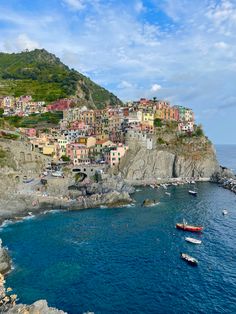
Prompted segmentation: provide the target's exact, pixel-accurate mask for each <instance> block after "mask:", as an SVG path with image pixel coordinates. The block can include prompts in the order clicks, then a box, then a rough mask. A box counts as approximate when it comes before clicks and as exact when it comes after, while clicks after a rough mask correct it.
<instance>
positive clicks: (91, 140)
mask: <svg viewBox="0 0 236 314" xmlns="http://www.w3.org/2000/svg"><path fill="white" fill-rule="evenodd" d="M78 143H79V144H82V145H85V146H86V147H87V148H89V147H92V146H94V145H95V144H96V138H95V137H93V136H81V137H79V138H78Z"/></svg>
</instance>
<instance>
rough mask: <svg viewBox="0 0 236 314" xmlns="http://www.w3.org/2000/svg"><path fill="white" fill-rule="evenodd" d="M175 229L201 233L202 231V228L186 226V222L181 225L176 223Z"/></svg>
mask: <svg viewBox="0 0 236 314" xmlns="http://www.w3.org/2000/svg"><path fill="white" fill-rule="evenodd" d="M176 228H177V229H181V230H184V231H190V232H201V231H202V230H203V227H201V226H192V225H188V224H187V222H186V221H183V223H177V224H176Z"/></svg>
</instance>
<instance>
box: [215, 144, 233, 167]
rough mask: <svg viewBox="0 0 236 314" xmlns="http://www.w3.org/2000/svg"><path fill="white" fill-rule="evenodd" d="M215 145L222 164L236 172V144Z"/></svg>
mask: <svg viewBox="0 0 236 314" xmlns="http://www.w3.org/2000/svg"><path fill="white" fill-rule="evenodd" d="M215 147H216V153H217V158H218V160H219V163H220V165H221V166H225V167H227V168H230V169H232V170H233V171H234V173H236V145H216V146H215Z"/></svg>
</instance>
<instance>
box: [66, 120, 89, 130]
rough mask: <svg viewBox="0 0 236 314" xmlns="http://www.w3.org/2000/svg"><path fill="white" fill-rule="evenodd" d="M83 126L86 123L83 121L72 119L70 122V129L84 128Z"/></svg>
mask: <svg viewBox="0 0 236 314" xmlns="http://www.w3.org/2000/svg"><path fill="white" fill-rule="evenodd" d="M85 126H86V124H85V123H84V121H74V122H72V123H71V125H70V129H72V130H84V129H85Z"/></svg>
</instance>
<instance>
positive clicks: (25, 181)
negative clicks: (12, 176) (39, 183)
mask: <svg viewBox="0 0 236 314" xmlns="http://www.w3.org/2000/svg"><path fill="white" fill-rule="evenodd" d="M32 181H34V178H28V177H27V176H24V177H23V180H22V182H23V183H30V182H32Z"/></svg>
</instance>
